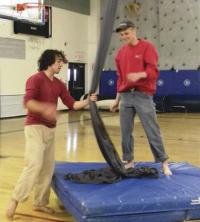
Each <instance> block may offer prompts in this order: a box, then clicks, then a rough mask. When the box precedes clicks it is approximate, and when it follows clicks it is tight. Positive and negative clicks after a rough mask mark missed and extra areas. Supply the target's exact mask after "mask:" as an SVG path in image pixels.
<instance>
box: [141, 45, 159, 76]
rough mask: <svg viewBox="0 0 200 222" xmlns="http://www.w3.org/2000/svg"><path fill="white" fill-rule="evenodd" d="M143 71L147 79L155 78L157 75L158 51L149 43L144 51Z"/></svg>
mask: <svg viewBox="0 0 200 222" xmlns="http://www.w3.org/2000/svg"><path fill="white" fill-rule="evenodd" d="M144 61H145V72H146V73H147V78H148V79H157V77H158V74H159V72H158V68H157V63H158V53H157V50H156V48H155V47H154V46H153V45H152V44H151V43H150V44H149V45H148V46H147V48H146V50H145V53H144Z"/></svg>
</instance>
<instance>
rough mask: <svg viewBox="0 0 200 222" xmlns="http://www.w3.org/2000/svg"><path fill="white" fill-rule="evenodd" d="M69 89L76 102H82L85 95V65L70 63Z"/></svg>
mask: <svg viewBox="0 0 200 222" xmlns="http://www.w3.org/2000/svg"><path fill="white" fill-rule="evenodd" d="M68 89H69V92H70V95H71V96H72V97H73V98H74V99H75V100H80V98H81V96H83V95H84V94H85V64H84V63H69V65H68Z"/></svg>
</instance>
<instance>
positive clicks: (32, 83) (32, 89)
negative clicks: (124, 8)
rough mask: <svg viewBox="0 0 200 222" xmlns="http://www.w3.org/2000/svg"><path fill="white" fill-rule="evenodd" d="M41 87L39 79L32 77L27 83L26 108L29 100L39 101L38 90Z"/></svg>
mask: <svg viewBox="0 0 200 222" xmlns="http://www.w3.org/2000/svg"><path fill="white" fill-rule="evenodd" d="M39 87H40V80H39V79H38V78H34V77H30V78H29V79H28V80H27V81H26V88H25V96H24V106H26V103H27V102H28V101H29V100H32V99H37V95H38V91H39V90H38V89H39Z"/></svg>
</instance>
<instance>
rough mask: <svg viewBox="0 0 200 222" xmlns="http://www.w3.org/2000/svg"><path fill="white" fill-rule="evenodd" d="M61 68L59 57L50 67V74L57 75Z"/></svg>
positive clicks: (61, 62)
mask: <svg viewBox="0 0 200 222" xmlns="http://www.w3.org/2000/svg"><path fill="white" fill-rule="evenodd" d="M62 67H63V60H62V58H60V57H57V58H56V61H55V62H54V64H52V65H51V68H52V72H53V73H55V74H58V73H59V72H60V70H61V69H62Z"/></svg>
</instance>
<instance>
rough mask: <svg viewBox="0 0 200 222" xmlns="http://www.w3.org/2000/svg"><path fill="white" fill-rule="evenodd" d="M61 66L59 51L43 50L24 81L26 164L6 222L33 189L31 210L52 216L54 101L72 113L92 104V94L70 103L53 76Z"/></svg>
mask: <svg viewBox="0 0 200 222" xmlns="http://www.w3.org/2000/svg"><path fill="white" fill-rule="evenodd" d="M63 63H67V59H66V58H65V55H64V54H63V52H62V51H58V50H51V49H49V50H45V51H44V52H43V53H42V55H41V57H40V58H39V60H38V65H39V72H38V73H36V74H34V75H32V76H31V77H30V78H29V79H28V80H27V82H26V93H25V96H24V105H25V107H26V108H27V110H28V113H27V117H26V121H25V138H26V152H25V161H26V165H25V167H24V170H23V172H22V174H21V176H20V177H19V180H18V182H17V184H16V186H15V189H14V192H13V194H12V199H11V201H10V203H9V206H8V209H7V212H6V214H7V217H8V218H10V219H12V218H13V216H14V213H15V210H16V208H17V205H18V203H19V202H23V201H25V200H26V199H27V198H28V197H29V195H30V193H31V191H32V190H33V188H34V190H35V198H34V204H33V208H34V210H37V211H43V212H47V213H54V210H53V209H51V208H49V207H47V205H48V203H49V195H50V184H51V179H52V175H53V171H54V142H55V127H56V118H57V111H56V107H57V103H58V98H60V99H61V100H62V102H63V104H65V105H66V106H67V107H68V108H69V109H73V110H79V109H82V108H84V107H85V106H87V105H88V103H89V99H90V100H91V101H96V95H95V94H93V95H91V96H90V97H88V98H87V99H85V100H82V101H74V99H73V98H72V97H71V96H70V95H69V92H68V90H67V88H66V86H65V84H64V83H63V82H62V81H60V80H59V79H58V78H56V77H55V75H56V74H58V73H59V72H60V70H61V68H62V66H63Z"/></svg>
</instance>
